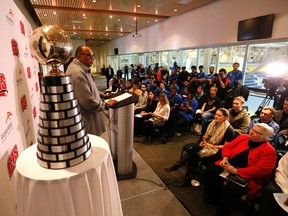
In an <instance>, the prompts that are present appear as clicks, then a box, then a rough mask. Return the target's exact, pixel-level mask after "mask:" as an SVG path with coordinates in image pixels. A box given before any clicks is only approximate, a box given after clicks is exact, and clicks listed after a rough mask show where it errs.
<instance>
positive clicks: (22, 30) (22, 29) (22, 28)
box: [20, 21, 25, 36]
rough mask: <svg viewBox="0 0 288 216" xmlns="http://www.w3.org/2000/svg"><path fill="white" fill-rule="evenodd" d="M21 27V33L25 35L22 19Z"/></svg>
mask: <svg viewBox="0 0 288 216" xmlns="http://www.w3.org/2000/svg"><path fill="white" fill-rule="evenodd" d="M20 29H21V33H22V34H23V35H24V36H25V27H24V24H23V22H22V21H20Z"/></svg>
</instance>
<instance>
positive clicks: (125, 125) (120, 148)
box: [109, 93, 138, 180]
mask: <svg viewBox="0 0 288 216" xmlns="http://www.w3.org/2000/svg"><path fill="white" fill-rule="evenodd" d="M122 94H123V93H120V94H119V93H117V94H115V95H113V96H112V97H111V98H112V99H113V98H115V97H118V96H121V95H122ZM124 94H130V93H124ZM130 95H131V96H129V97H128V98H126V99H124V100H121V101H119V102H118V103H117V104H116V105H114V106H113V107H109V120H110V134H109V141H110V142H109V146H110V150H111V154H112V158H113V161H114V165H115V171H116V175H117V179H118V180H120V179H126V178H134V177H135V176H136V174H137V167H136V164H135V163H134V162H133V160H132V155H133V134H134V103H135V102H137V101H138V96H137V95H136V94H135V93H132V94H130ZM111 98H110V99H111Z"/></svg>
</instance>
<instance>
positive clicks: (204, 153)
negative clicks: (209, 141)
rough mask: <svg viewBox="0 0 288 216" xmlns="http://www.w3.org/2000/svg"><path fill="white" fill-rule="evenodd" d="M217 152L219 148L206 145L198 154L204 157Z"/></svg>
mask: <svg viewBox="0 0 288 216" xmlns="http://www.w3.org/2000/svg"><path fill="white" fill-rule="evenodd" d="M217 152H218V149H216V148H208V147H204V148H202V149H201V150H200V151H198V155H199V156H200V158H204V157H209V156H212V155H215V154H216V153H217Z"/></svg>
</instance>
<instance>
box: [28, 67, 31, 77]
mask: <svg viewBox="0 0 288 216" xmlns="http://www.w3.org/2000/svg"><path fill="white" fill-rule="evenodd" d="M27 76H28V79H31V69H30V67H27Z"/></svg>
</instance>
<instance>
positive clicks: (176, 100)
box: [167, 87, 183, 114]
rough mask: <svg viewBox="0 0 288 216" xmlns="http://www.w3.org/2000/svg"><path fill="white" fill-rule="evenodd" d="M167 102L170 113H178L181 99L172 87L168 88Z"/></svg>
mask: <svg viewBox="0 0 288 216" xmlns="http://www.w3.org/2000/svg"><path fill="white" fill-rule="evenodd" d="M167 96H168V100H169V105H170V113H171V114H172V113H175V112H178V111H179V107H180V105H181V103H182V101H183V99H182V97H181V96H180V95H179V94H178V93H177V92H176V89H175V88H174V87H171V88H170V92H169V93H168V95H167Z"/></svg>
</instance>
